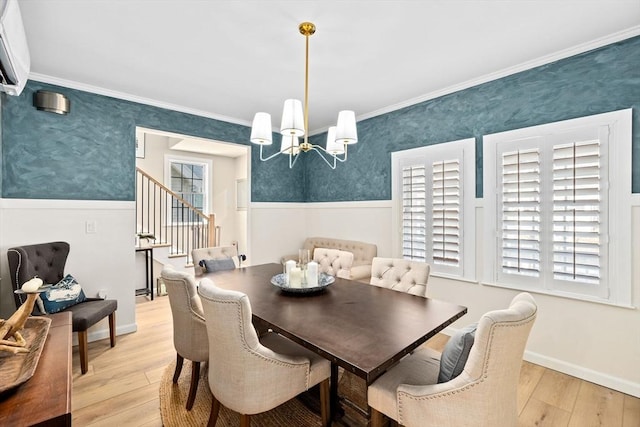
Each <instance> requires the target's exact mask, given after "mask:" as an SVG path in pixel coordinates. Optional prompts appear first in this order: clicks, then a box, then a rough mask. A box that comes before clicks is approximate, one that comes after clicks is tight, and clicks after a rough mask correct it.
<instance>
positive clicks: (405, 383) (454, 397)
mask: <svg viewBox="0 0 640 427" xmlns="http://www.w3.org/2000/svg"><path fill="white" fill-rule="evenodd" d="M536 313H537V306H536V302H535V300H534V299H533V297H532V296H531V295H529V294H528V293H521V294H519V295H517V296H516V297H515V298H513V300H512V301H511V304H510V305H509V308H507V309H504V310H495V311H490V312H488V313H486V314H484V315H483V316H482V317H481V318H480V321H479V322H478V324H477V329H476V330H475V338H472V339H473V344H472V345H471V347H470V350H469V353H468V359H467V360H466V363H464V364H463V366H464V367H463V368H461V369H462V371H461V373H460V374H459V375H457V376H452V375H450V374H451V373H450V372H447V373H446V375H443V374H445V372H444V371H445V370H449V368H451V367H452V366H449V364H448V363H441V362H444V361H445V358H446V359H447V360H448V361H450V360H453V359H455V358H451V357H450V356H451V354H447V355H445V352H447V351H448V350H450V351H452V352H456V351H457V350H462V349H463V348H464V347H465V346H466V345H464V344H463V343H464V342H465V341H467V342H468V338H467V337H465V335H467V333H465V334H456V335H454V336H452V337H451V338H450V340H449V341H452V340H453V342H452V344H453V345H450V343H447V345H446V346H445V350H444V352H443V354H442V355H440V354H438V353H437V352H435V351H433V350H430V349H428V348H422V349H420V350H417V351H416V352H414V353H413V354H411V355H410V356H407V357H406V358H404V359H402V360H401V361H400V362H399V363H398V364H397V365H395V366H394V367H393V368H391V369H390V370H389V371H387V372H386V373H385V374H383V375H382V376H381V377H379V378H378V379H377V380H376V381H374V383H373V384H371V385H370V386H369V389H368V402H369V406H370V407H371V408H372V426H374V427H376V426H381V425H382V424H383V421H384V417H383V414H384V415H386V416H388V417H390V418H392V419H394V420H396V421H397V422H398V423H400V424H402V425H403V426H406V427H412V426H421V427H422V426H470V425H473V426H487V427H495V426H515V425H517V422H518V413H517V395H518V393H517V389H518V379H519V376H520V367H521V365H522V355H523V353H524V349H525V346H526V344H527V339H528V337H529V332H530V331H531V327H532V326H533V323H534V321H535V318H536ZM458 337H461V341H460V342H459V343H458V342H456V341H457V339H458ZM459 354H463V352H460V353H459ZM457 362H460V361H459V360H458V361H457ZM449 378H451V379H449ZM439 379H440V381H441V382H440V383H439V382H438V381H439Z"/></svg>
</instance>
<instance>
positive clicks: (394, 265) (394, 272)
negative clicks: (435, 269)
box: [369, 257, 431, 297]
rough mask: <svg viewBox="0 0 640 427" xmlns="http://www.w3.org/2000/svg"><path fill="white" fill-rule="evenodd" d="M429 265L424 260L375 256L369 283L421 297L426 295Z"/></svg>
mask: <svg viewBox="0 0 640 427" xmlns="http://www.w3.org/2000/svg"><path fill="white" fill-rule="evenodd" d="M430 269H431V268H430V266H429V264H427V263H426V262H419V261H409V260H406V259H399V258H381V257H375V258H373V261H372V262H371V280H370V282H369V283H370V284H372V285H374V286H380V287H382V288H389V289H393V290H394V291H399V292H406V293H408V294H412V295H418V296H421V297H426V296H427V281H428V280H429V271H430Z"/></svg>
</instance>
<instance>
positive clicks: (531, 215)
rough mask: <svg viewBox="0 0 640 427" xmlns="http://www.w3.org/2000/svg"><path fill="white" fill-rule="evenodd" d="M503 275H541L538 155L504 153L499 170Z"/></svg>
mask: <svg viewBox="0 0 640 427" xmlns="http://www.w3.org/2000/svg"><path fill="white" fill-rule="evenodd" d="M500 191H501V196H502V213H501V224H500V225H501V232H500V236H501V237H500V240H501V245H502V252H501V260H502V272H503V273H506V274H518V275H524V276H533V277H539V276H540V152H539V150H538V149H537V148H535V149H528V150H518V151H512V152H505V153H503V154H502V169H501V189H500Z"/></svg>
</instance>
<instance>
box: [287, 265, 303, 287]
mask: <svg viewBox="0 0 640 427" xmlns="http://www.w3.org/2000/svg"><path fill="white" fill-rule="evenodd" d="M289 287H291V288H301V287H302V270H300V268H299V267H293V268H292V269H291V272H289Z"/></svg>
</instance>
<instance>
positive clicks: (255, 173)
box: [1, 81, 305, 201]
mask: <svg viewBox="0 0 640 427" xmlns="http://www.w3.org/2000/svg"><path fill="white" fill-rule="evenodd" d="M40 89H44V90H51V91H54V92H60V93H62V94H64V95H65V96H67V97H68V98H69V99H70V101H71V112H70V114H68V115H66V116H61V115H58V114H53V113H47V112H43V111H38V110H36V108H35V107H33V94H34V93H35V92H36V91H37V90H40ZM136 126H143V127H147V128H151V129H158V130H164V131H169V132H176V133H181V134H185V135H192V136H199V137H203V138H212V139H217V140H221V141H228V142H235V143H239V144H245V145H247V144H249V142H248V141H249V133H250V130H249V128H248V127H245V126H240V125H235V124H231V123H227V122H223V121H219V120H213V119H208V118H204V117H199V116H194V115H190V114H185V113H180V112H176V111H170V110H166V109H162V108H157V107H151V106H148V105H144V104H138V103H134V102H129V101H123V100H120V99H115V98H111V97H107V96H101V95H96V94H92V93H88V92H83V91H79V90H74V89H69V88H65V87H59V86H53V85H49V84H45V83H40V82H34V81H30V82H29V83H28V84H27V87H26V88H25V90H24V91H23V93H22V94H21V95H20V96H19V97H12V96H7V95H5V94H3V97H2V132H3V133H2V151H1V154H2V182H1V183H2V197H5V198H26V199H69V200H71V199H75V200H134V197H135V195H134V192H135V173H134V170H135V127H136ZM252 150H253V152H254V154H253V155H252V156H251V157H252V165H251V168H252V182H251V184H252V199H253V200H254V201H304V199H305V196H304V189H303V188H302V187H301V186H300V185H296V184H297V183H298V182H300V181H302V180H303V177H304V170H303V168H299V169H295V170H293V171H289V169H288V168H287V166H285V165H286V163H287V162H286V159H284V156H281V157H283V158H282V159H278V160H274V161H273V162H270V163H261V162H260V161H259V160H258V155H257V152H256V150H255V148H253V147H252Z"/></svg>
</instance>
